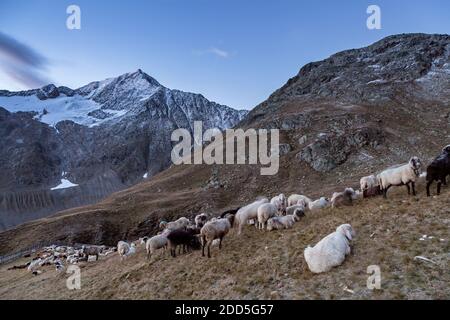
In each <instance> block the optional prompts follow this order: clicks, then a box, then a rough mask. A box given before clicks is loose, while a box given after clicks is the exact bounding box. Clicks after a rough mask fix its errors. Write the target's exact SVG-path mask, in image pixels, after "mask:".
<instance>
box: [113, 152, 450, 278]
mask: <svg viewBox="0 0 450 320" xmlns="http://www.w3.org/2000/svg"><path fill="white" fill-rule="evenodd" d="M421 169H422V163H421V161H420V159H419V158H418V157H412V158H411V159H410V161H409V162H408V163H407V164H404V165H401V166H397V167H392V168H388V169H386V170H384V171H382V172H381V173H379V174H378V175H371V176H367V177H363V178H361V180H360V188H361V190H357V191H355V190H354V189H353V188H346V189H345V190H344V191H343V192H335V193H334V194H333V195H332V197H331V199H328V198H326V197H321V198H319V199H317V200H312V199H310V198H309V197H307V196H304V195H299V194H293V195H291V196H289V197H288V198H286V197H285V195H284V194H280V195H278V196H276V197H273V198H272V199H271V200H269V199H268V198H259V199H257V200H256V201H254V202H252V203H250V204H248V205H246V206H244V207H241V208H238V209H235V210H230V211H227V212H224V213H222V214H221V215H220V216H219V217H214V218H212V219H210V220H209V221H208V215H207V214H205V213H202V214H199V215H197V216H196V217H195V219H194V224H191V223H190V220H189V219H188V218H186V217H182V218H179V219H178V220H176V221H172V222H168V223H167V222H162V223H161V224H160V228H161V229H163V230H164V231H162V232H161V233H160V234H158V235H156V236H154V237H151V238H148V237H144V238H142V239H140V242H141V243H142V244H145V247H146V250H147V257H148V258H150V257H151V255H152V254H154V253H155V251H156V250H159V249H162V248H166V247H168V248H169V249H170V253H171V255H172V256H173V257H175V256H176V248H177V247H179V250H180V251H181V249H183V251H186V250H189V249H198V248H199V247H200V246H201V248H202V256H205V248H206V249H207V250H208V257H211V253H210V248H211V245H213V244H214V243H218V245H219V249H220V248H221V245H222V241H223V238H224V237H225V236H226V235H227V234H228V233H229V232H230V230H231V228H232V227H234V228H236V229H237V234H238V235H240V234H241V233H242V230H243V228H244V226H245V225H248V224H254V225H255V227H256V228H258V229H260V230H263V229H267V230H269V231H271V230H281V229H288V228H292V226H293V225H294V224H295V223H296V222H298V221H299V220H300V219H301V218H302V217H303V216H305V213H306V212H313V211H316V210H321V209H324V208H326V207H329V206H331V207H333V208H336V207H340V206H346V205H352V202H353V201H354V200H357V199H361V198H368V197H373V196H377V195H383V196H384V197H385V198H386V197H387V191H388V190H389V189H390V188H391V187H393V186H403V185H405V186H406V187H407V190H408V194H411V189H412V193H413V195H416V190H415V183H416V181H417V180H418V179H419V178H420V177H424V176H425V175H424V174H421ZM449 174H450V145H448V146H446V147H444V148H443V150H442V153H441V154H440V155H439V156H438V157H437V158H436V159H435V160H434V161H433V162H432V163H431V164H430V165H429V166H428V167H427V170H426V181H427V195H428V196H430V185H431V184H432V182H433V181H437V193H438V194H439V193H440V188H441V184H446V176H447V175H449ZM354 236H355V231H354V230H353V228H352V227H351V226H350V225H349V224H344V225H341V226H339V227H337V229H336V231H335V232H333V233H331V234H329V235H328V236H326V237H325V238H323V239H322V240H321V241H319V242H318V243H317V244H316V245H315V246H314V247H307V248H306V249H305V251H304V256H305V260H306V262H307V264H308V267H309V269H310V270H311V271H312V272H314V273H320V272H326V271H329V270H330V269H331V268H332V267H334V266H338V265H340V264H341V263H342V262H343V261H344V259H345V257H346V255H348V254H349V253H350V241H351V240H352V238H353V237H354ZM126 245H127V248H130V247H131V245H129V244H126ZM122 246H123V242H120V243H119V246H118V250H119V253H120V252H122V251H121V248H122ZM123 252H124V254H125V253H126V252H127V251H126V250H123Z"/></svg>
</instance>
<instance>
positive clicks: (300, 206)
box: [286, 200, 307, 215]
mask: <svg viewBox="0 0 450 320" xmlns="http://www.w3.org/2000/svg"><path fill="white" fill-rule="evenodd" d="M306 208H307V207H306V205H305V202H304V201H303V200H300V201H299V202H298V203H297V204H294V205H292V206H290V207H287V208H286V215H292V214H294V212H295V211H296V210H300V211H302V212H303V213H304V212H305V211H306Z"/></svg>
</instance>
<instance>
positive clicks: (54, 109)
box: [0, 70, 246, 230]
mask: <svg viewBox="0 0 450 320" xmlns="http://www.w3.org/2000/svg"><path fill="white" fill-rule="evenodd" d="M245 114H246V111H237V110H234V109H231V108H229V107H227V106H223V105H219V104H217V103H214V102H210V101H208V100H207V99H206V98H205V97H203V96H202V95H200V94H193V93H187V92H182V91H178V90H171V89H168V88H166V87H164V86H162V85H161V84H159V83H158V82H157V81H156V80H155V79H153V78H152V77H150V76H148V75H147V74H145V73H144V72H142V71H141V70H138V71H137V72H134V73H128V74H125V75H122V76H120V77H118V78H112V79H107V80H104V81H100V82H93V83H90V84H88V85H87V86H84V87H81V88H79V89H76V90H72V89H69V88H67V87H55V86H54V85H48V86H45V87H43V88H40V89H36V90H30V91H23V92H8V91H0V171H1V172H2V175H1V176H0V230H3V229H5V228H9V227H12V226H15V225H17V224H20V223H22V222H25V221H28V220H32V219H36V218H40V217H43V216H46V215H49V214H51V213H54V212H56V211H58V210H62V209H66V208H71V207H76V206H80V205H85V204H89V203H94V202H96V201H98V200H100V199H102V198H104V197H105V196H107V195H109V194H111V193H112V192H114V191H118V190H120V189H123V188H125V187H129V186H131V185H133V184H135V183H137V182H139V181H142V180H143V179H144V178H149V177H151V176H153V175H154V174H156V173H158V172H160V171H161V170H163V169H166V168H167V167H168V166H169V165H170V152H171V150H172V144H171V140H170V136H171V133H172V131H173V130H175V129H177V128H186V129H188V130H190V131H192V125H193V122H194V121H196V120H199V121H203V127H204V129H208V128H214V127H217V128H220V129H225V128H228V127H232V126H233V125H235V124H236V123H237V122H238V121H240V120H241V119H242V118H243V116H244V115H245Z"/></svg>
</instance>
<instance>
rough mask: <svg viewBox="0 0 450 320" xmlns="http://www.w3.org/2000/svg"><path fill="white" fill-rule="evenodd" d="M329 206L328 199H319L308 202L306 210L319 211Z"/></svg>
mask: <svg viewBox="0 0 450 320" xmlns="http://www.w3.org/2000/svg"><path fill="white" fill-rule="evenodd" d="M329 205H330V201H329V200H328V198H325V197H321V198H320V199H317V200H315V201H312V202H309V203H308V209H309V210H310V211H314V210H320V209H323V208H326V207H328V206H329Z"/></svg>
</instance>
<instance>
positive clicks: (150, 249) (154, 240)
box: [145, 229, 170, 259]
mask: <svg viewBox="0 0 450 320" xmlns="http://www.w3.org/2000/svg"><path fill="white" fill-rule="evenodd" d="M169 233H170V230H168V229H166V230H164V231H163V232H162V233H161V234H158V235H156V236H153V237H151V238H150V239H148V240H147V241H146V243H145V249H146V250H147V259H150V258H151V255H152V254H154V253H155V251H156V250H159V249H161V248H164V250H166V248H167V244H168V242H169V240H168V239H167V235H168V234H169Z"/></svg>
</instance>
